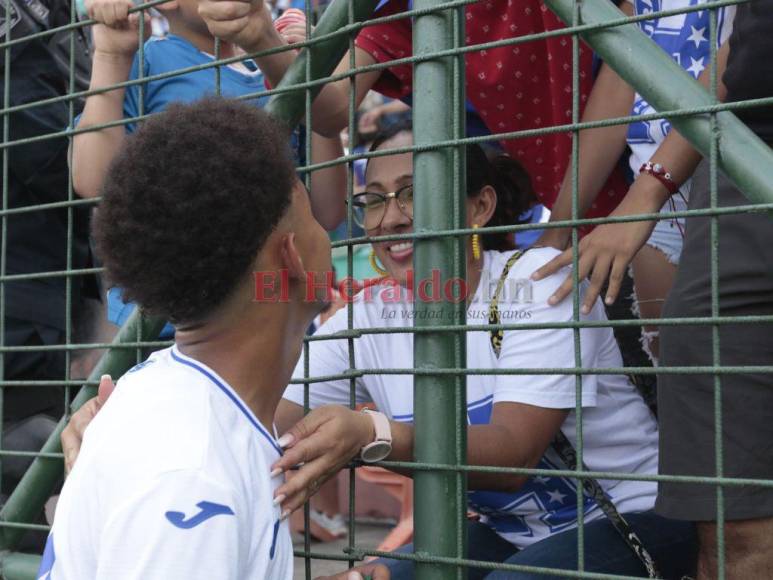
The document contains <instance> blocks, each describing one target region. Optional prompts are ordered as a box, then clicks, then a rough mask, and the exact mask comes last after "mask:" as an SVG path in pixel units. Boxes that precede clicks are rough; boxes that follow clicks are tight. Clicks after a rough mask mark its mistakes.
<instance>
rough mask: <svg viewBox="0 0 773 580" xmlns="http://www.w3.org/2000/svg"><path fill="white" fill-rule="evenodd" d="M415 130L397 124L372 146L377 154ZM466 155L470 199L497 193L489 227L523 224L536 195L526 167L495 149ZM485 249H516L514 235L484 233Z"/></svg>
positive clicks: (474, 148)
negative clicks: (486, 192)
mask: <svg viewBox="0 0 773 580" xmlns="http://www.w3.org/2000/svg"><path fill="white" fill-rule="evenodd" d="M412 130H413V125H412V123H411V121H403V122H400V123H396V124H394V125H392V126H390V127H388V128H387V129H385V130H384V131H382V132H380V133H379V134H378V135H376V137H375V139H374V140H373V143H372V144H371V146H370V150H371V151H376V150H377V149H378V148H379V147H381V146H382V145H383V144H384V143H385V142H387V141H389V140H391V139H392V138H393V137H396V136H397V135H399V134H400V133H402V132H404V131H408V132H409V133H410V132H411V131H412ZM465 150H466V154H467V196H468V197H474V196H475V195H477V194H478V192H479V191H480V190H481V189H483V188H484V187H485V186H486V185H490V186H491V187H493V188H494V191H496V192H497V207H496V209H495V210H494V215H492V216H491V219H490V220H489V221H488V223H487V224H486V225H487V226H490V227H493V226H510V225H515V224H520V223H523V220H521V215H522V214H523V213H524V212H526V211H527V210H528V209H529V208H530V207H531V206H532V205H534V203H536V199H537V196H536V195H535V193H534V189H533V188H532V185H531V178H530V177H529V174H528V173H527V172H526V170H525V169H524V168H523V166H522V165H521V164H520V163H518V161H516V160H515V159H513V158H512V157H510V156H509V155H507V154H505V153H503V152H501V151H500V150H498V149H495V148H494V147H488V148H486V149H485V150H484V149H483V147H481V146H480V145H478V144H476V143H471V144H469V145H467V146H466V147H465ZM481 241H482V242H483V248H484V249H486V250H497V251H500V252H503V251H506V250H513V249H515V241H514V239H513V234H512V233H509V232H505V233H495V234H481Z"/></svg>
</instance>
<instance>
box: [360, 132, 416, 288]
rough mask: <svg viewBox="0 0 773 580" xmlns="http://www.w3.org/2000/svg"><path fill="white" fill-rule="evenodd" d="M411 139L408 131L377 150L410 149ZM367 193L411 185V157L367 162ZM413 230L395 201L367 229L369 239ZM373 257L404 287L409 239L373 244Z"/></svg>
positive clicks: (410, 249)
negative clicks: (379, 219)
mask: <svg viewBox="0 0 773 580" xmlns="http://www.w3.org/2000/svg"><path fill="white" fill-rule="evenodd" d="M412 144H413V138H412V137H411V134H410V133H409V132H407V131H403V132H402V133H398V134H397V135H395V136H394V137H393V138H392V139H390V140H388V141H385V142H384V143H383V144H382V145H381V146H380V147H379V149H394V148H397V147H410V146H411V145H412ZM365 178H366V181H367V185H366V190H367V191H369V192H373V193H390V192H393V191H397V190H399V189H400V188H401V187H405V186H406V185H410V184H411V183H413V156H412V155H411V153H400V154H398V155H388V156H385V157H374V158H373V159H371V160H370V161H369V162H368V169H367V172H366V174H365ZM412 231H413V220H412V219H411V218H409V217H408V216H407V215H405V213H403V212H402V211H401V210H400V208H399V207H398V205H397V201H396V200H395V199H391V200H389V203H388V204H387V207H386V212H385V213H384V218H383V219H382V220H381V224H380V225H379V226H378V227H375V228H373V229H369V230H368V235H370V236H383V235H388V234H407V233H410V232H412ZM373 249H374V250H375V251H376V256H377V257H378V259H379V261H380V262H381V263H382V264H383V265H384V268H386V269H387V271H388V272H389V275H390V276H391V277H392V278H394V279H395V280H396V281H397V282H399V283H400V284H405V281H406V276H407V272H408V270H410V269H411V268H413V243H412V242H411V241H410V240H393V241H390V242H376V243H374V244H373Z"/></svg>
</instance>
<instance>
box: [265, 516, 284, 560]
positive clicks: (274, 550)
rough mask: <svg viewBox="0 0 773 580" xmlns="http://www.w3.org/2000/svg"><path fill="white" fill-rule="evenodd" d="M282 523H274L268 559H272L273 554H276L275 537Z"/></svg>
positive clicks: (280, 521)
mask: <svg viewBox="0 0 773 580" xmlns="http://www.w3.org/2000/svg"><path fill="white" fill-rule="evenodd" d="M280 523H282V520H277V521H276V522H274V537H273V538H272V540H271V550H270V551H269V553H268V557H269V558H270V559H272V560H273V559H274V554H275V553H276V537H277V536H278V535H279V524H280Z"/></svg>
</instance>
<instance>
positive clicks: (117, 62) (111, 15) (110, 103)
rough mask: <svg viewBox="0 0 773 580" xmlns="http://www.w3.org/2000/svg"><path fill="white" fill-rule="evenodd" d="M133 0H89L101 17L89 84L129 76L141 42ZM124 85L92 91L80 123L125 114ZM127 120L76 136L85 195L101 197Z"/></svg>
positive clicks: (76, 162) (75, 163)
mask: <svg viewBox="0 0 773 580" xmlns="http://www.w3.org/2000/svg"><path fill="white" fill-rule="evenodd" d="M132 6H133V4H132V2H131V0H89V1H87V2H86V9H87V11H88V15H89V17H90V18H93V19H95V20H97V22H98V23H99V24H96V25H95V26H94V29H93V38H94V55H93V59H92V72H91V84H90V85H89V90H97V89H102V88H105V87H109V86H111V85H115V84H118V83H122V82H125V81H127V80H129V74H130V71H131V68H132V62H133V60H134V55H135V53H136V52H137V48H138V46H139V30H138V29H139V13H137V12H135V13H133V14H129V13H128V11H129V8H131V7H132ZM145 33H146V35H147V36H149V35H150V16H148V15H145ZM125 93H126V88H125V87H121V88H117V89H114V90H112V91H108V92H105V93H99V94H96V95H91V96H89V97H88V98H87V99H86V105H85V107H84V109H83V115H82V116H81V118H80V122H79V123H78V125H77V128H78V129H87V128H89V127H95V126H98V125H103V124H105V123H112V122H115V121H120V120H121V119H123V118H124V96H125ZM125 132H126V130H125V128H124V126H123V125H117V126H113V127H106V128H103V129H100V130H97V131H88V132H86V133H80V134H78V135H76V136H75V137H74V138H73V141H72V177H73V187H74V188H75V191H76V192H77V193H78V195H80V196H81V197H96V196H98V195H99V190H100V188H101V187H102V183H103V182H104V180H105V176H106V175H107V170H108V167H109V166H110V162H111V161H112V160H113V158H114V157H115V155H116V154H117V153H118V151H119V150H120V148H121V146H122V145H123V140H124V136H125Z"/></svg>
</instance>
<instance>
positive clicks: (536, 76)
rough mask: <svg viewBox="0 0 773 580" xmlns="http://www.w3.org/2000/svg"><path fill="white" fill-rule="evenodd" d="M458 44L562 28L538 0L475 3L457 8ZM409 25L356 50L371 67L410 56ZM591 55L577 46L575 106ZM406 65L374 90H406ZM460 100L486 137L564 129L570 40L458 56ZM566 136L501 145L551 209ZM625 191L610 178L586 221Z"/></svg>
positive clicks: (402, 4)
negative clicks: (461, 17) (462, 17)
mask: <svg viewBox="0 0 773 580" xmlns="http://www.w3.org/2000/svg"><path fill="white" fill-rule="evenodd" d="M407 9H408V1H407V0H391V1H390V2H389V3H388V4H386V5H385V6H384V7H383V8H382V9H381V10H379V11H378V12H377V15H378V16H386V15H389V14H395V13H399V12H404V11H405V10H407ZM465 10H466V18H467V27H466V29H467V36H466V44H467V45H475V44H482V43H484V42H492V41H496V40H500V39H504V38H512V37H516V36H524V35H527V34H533V33H539V32H543V31H547V30H555V29H560V28H563V27H564V25H563V24H562V23H561V21H560V20H559V19H558V17H557V16H555V15H554V14H553V13H552V12H551V11H550V10H548V9H547V7H546V6H545V5H544V4H543V3H542V2H540V1H539V0H482V1H480V2H476V3H474V4H469V5H467V6H466V7H465ZM411 35H412V21H411V19H410V18H405V19H402V20H397V21H394V22H389V23H387V24H376V25H373V26H368V27H366V28H364V29H363V30H362V31H361V32H360V34H359V35H358V36H357V40H356V45H357V46H358V47H359V48H361V49H362V50H364V51H366V52H367V53H368V54H370V55H371V56H373V58H374V59H375V60H376V61H377V62H388V61H391V60H395V59H399V58H405V57H407V56H410V55H411V54H412V38H411ZM592 58H593V56H592V53H591V51H590V50H589V49H588V48H587V47H584V46H581V47H580V90H581V95H580V103H581V107H582V106H583V105H584V103H585V102H586V101H587V98H588V93H589V92H590V89H591V85H592V83H593V80H592V71H591V67H592ZM412 76H413V75H412V67H411V65H402V66H394V67H391V68H390V69H388V71H384V73H382V75H381V77H380V79H379V80H378V82H377V83H376V86H375V87H374V88H375V89H376V90H377V91H379V92H380V93H383V94H385V95H388V96H390V97H395V98H401V97H405V96H407V95H409V94H411V91H412ZM466 77H467V87H466V88H467V99H468V100H469V101H470V102H471V103H472V104H473V106H474V107H475V108H476V109H477V111H478V113H479V114H480V116H481V118H482V119H483V121H484V122H485V123H486V125H487V127H488V129H489V130H490V131H491V132H492V133H505V132H510V131H522V130H525V129H535V128H541V127H551V126H555V125H564V124H567V123H571V121H572V40H571V37H569V36H561V37H555V38H549V39H544V40H537V41H531V42H528V43H525V44H518V45H515V46H506V47H502V48H496V49H493V50H481V51H476V52H471V53H467V55H466ZM571 144H572V141H571V134H570V133H556V134H549V135H542V136H539V137H530V138H521V139H517V140H508V141H504V142H503V145H504V146H505V148H506V149H507V152H508V153H509V154H510V155H511V156H512V157H514V158H515V159H517V160H518V161H520V162H521V163H522V164H523V166H524V167H525V168H526V170H527V171H528V172H529V175H531V179H532V185H533V187H534V190H535V192H536V193H537V196H538V197H539V199H540V201H541V202H542V203H544V204H545V205H546V206H548V207H552V205H553V202H554V201H555V199H556V196H557V194H558V191H559V189H560V187H561V182H562V180H563V178H564V172H565V171H566V167H567V164H568V162H569V159H570V155H571ZM626 191H627V185H626V183H625V181H624V179H623V178H622V175H621V174H620V173H619V172H618V171H616V172H615V173H614V174H613V175H612V176H611V178H610V179H609V180H608V181H607V184H606V185H605V186H604V188H603V189H602V190H601V192H600V193H599V195H598V197H597V198H596V202H595V203H594V204H593V207H592V209H591V211H590V212H589V213H588V217H598V216H605V215H608V214H609V213H610V212H611V211H612V210H613V209H614V208H615V207H616V206H617V204H618V203H619V202H620V200H621V199H622V197H623V195H625V192H626Z"/></svg>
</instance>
